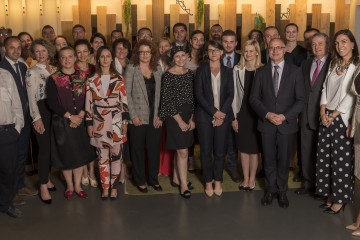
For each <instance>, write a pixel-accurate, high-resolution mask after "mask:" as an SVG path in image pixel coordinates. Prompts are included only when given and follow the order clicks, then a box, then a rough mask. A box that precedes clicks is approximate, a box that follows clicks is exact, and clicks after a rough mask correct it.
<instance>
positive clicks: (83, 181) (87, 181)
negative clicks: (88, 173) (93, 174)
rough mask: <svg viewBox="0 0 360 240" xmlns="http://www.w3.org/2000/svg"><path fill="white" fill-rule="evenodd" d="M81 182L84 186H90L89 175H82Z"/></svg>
mask: <svg viewBox="0 0 360 240" xmlns="http://www.w3.org/2000/svg"><path fill="white" fill-rule="evenodd" d="M81 184H82V185H84V186H88V185H89V177H84V176H81Z"/></svg>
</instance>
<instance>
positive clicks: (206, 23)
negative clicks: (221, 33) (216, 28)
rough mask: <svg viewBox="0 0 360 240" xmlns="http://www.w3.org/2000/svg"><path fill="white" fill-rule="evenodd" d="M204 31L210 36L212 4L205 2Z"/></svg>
mask: <svg viewBox="0 0 360 240" xmlns="http://www.w3.org/2000/svg"><path fill="white" fill-rule="evenodd" d="M203 25H204V33H205V36H209V31H210V28H211V26H212V25H211V24H210V4H205V6H204V24H203Z"/></svg>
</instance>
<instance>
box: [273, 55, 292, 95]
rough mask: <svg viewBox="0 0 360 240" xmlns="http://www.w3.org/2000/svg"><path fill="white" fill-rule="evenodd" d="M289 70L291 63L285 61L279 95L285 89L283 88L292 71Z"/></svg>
mask: <svg viewBox="0 0 360 240" xmlns="http://www.w3.org/2000/svg"><path fill="white" fill-rule="evenodd" d="M289 71H290V69H289V65H288V64H287V63H286V62H285V64H284V69H283V71H282V74H281V80H280V85H279V90H278V95H279V94H281V92H282V91H283V90H282V89H283V88H285V85H286V81H287V78H288V76H289V73H290V72H289ZM274 94H275V91H274Z"/></svg>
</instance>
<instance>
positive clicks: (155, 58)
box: [130, 39, 159, 72]
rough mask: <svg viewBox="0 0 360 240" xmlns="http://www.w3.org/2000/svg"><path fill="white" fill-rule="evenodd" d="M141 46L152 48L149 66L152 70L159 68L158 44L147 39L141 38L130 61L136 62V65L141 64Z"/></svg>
mask: <svg viewBox="0 0 360 240" xmlns="http://www.w3.org/2000/svg"><path fill="white" fill-rule="evenodd" d="M141 46H148V47H149V48H150V51H151V59H150V63H149V67H150V69H151V70H152V71H154V72H155V71H156V70H157V66H158V64H159V51H158V48H157V47H156V45H155V44H154V43H153V42H152V41H150V40H147V39H141V40H140V41H139V42H138V43H137V44H136V45H135V47H134V49H133V51H132V56H131V60H130V62H131V63H132V64H134V66H137V65H139V64H140V58H139V56H140V54H139V49H140V47H141Z"/></svg>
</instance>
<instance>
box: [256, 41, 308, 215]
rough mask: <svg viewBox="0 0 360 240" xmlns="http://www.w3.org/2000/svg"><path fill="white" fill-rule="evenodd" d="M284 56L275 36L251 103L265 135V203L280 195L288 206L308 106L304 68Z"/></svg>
mask: <svg viewBox="0 0 360 240" xmlns="http://www.w3.org/2000/svg"><path fill="white" fill-rule="evenodd" d="M284 55H285V43H284V41H283V40H282V39H279V38H275V39H272V40H271V41H270V43H269V56H270V60H271V63H269V64H267V65H265V66H264V67H262V68H260V69H259V70H258V71H257V72H256V75H255V79H254V83H253V88H252V91H251V95H250V104H251V106H252V108H253V109H254V111H255V112H256V113H257V115H258V116H259V119H258V130H259V131H260V132H261V138H262V147H263V157H264V166H265V178H266V185H267V191H266V194H265V195H264V197H263V198H262V199H261V203H262V204H263V205H264V206H267V205H270V204H271V203H272V199H273V198H274V196H275V195H278V202H279V206H280V207H282V208H287V207H288V206H289V200H288V199H287V196H286V192H287V189H288V177H289V166H290V154H291V148H292V146H293V140H294V137H295V133H296V132H297V131H298V124H297V121H298V115H299V113H300V112H301V111H302V109H303V107H304V94H305V90H304V80H303V78H302V75H301V71H300V69H299V68H298V67H296V66H295V65H293V64H291V63H289V62H287V61H285V60H284Z"/></svg>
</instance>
